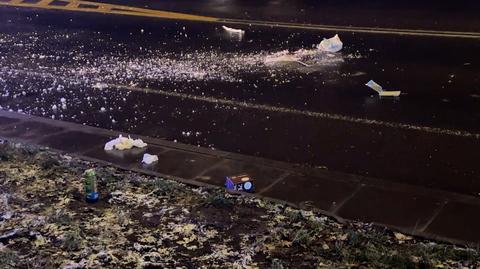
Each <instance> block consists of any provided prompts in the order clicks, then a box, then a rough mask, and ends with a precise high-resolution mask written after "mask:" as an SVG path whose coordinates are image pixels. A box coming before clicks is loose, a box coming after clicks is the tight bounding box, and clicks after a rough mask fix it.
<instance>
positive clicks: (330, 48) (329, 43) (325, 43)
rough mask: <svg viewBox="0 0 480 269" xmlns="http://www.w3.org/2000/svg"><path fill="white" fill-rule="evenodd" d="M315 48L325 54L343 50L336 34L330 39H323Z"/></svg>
mask: <svg viewBox="0 0 480 269" xmlns="http://www.w3.org/2000/svg"><path fill="white" fill-rule="evenodd" d="M317 48H318V49H320V50H322V51H326V52H339V51H340V50H342V48H343V43H342V41H341V40H340V37H339V36H338V34H337V35H335V36H334V37H332V38H328V39H323V40H322V42H320V44H318V46H317Z"/></svg>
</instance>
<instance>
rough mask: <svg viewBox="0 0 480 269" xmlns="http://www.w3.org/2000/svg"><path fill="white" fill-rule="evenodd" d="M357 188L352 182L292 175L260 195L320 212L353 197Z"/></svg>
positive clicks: (329, 209)
mask: <svg viewBox="0 0 480 269" xmlns="http://www.w3.org/2000/svg"><path fill="white" fill-rule="evenodd" d="M357 188H358V184H357V183H356V182H352V181H342V180H333V179H331V178H330V179H329V178H318V177H312V176H310V177H308V176H303V175H296V174H293V175H289V176H288V177H286V178H285V179H284V180H282V181H281V182H279V183H278V184H276V185H274V186H273V187H272V188H270V189H268V190H266V191H265V192H262V194H263V195H265V196H268V197H273V198H276V199H279V200H288V201H290V202H293V203H295V204H298V205H304V204H305V205H307V204H311V205H314V206H315V207H317V208H320V209H322V210H325V211H332V209H334V208H336V207H337V206H339V205H340V204H341V203H342V202H343V201H344V200H345V199H347V198H348V197H349V196H351V195H353V193H354V192H355V190H356V189H357Z"/></svg>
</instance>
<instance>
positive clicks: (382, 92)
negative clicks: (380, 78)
mask: <svg viewBox="0 0 480 269" xmlns="http://www.w3.org/2000/svg"><path fill="white" fill-rule="evenodd" d="M365 85H366V86H367V87H369V88H370V89H372V90H374V91H376V92H377V93H378V95H379V96H380V97H398V96H400V93H401V92H400V91H385V90H384V89H383V87H382V86H380V85H379V84H378V83H376V82H375V81H373V80H370V81H369V82H367V83H366V84H365Z"/></svg>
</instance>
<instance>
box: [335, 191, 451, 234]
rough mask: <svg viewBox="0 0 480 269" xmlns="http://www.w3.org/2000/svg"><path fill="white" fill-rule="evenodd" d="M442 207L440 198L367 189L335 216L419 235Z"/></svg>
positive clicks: (360, 192)
mask: <svg viewBox="0 0 480 269" xmlns="http://www.w3.org/2000/svg"><path fill="white" fill-rule="evenodd" d="M443 203H444V200H443V199H441V198H440V197H435V196H427V195H421V194H416V193H414V192H412V191H408V192H404V191H398V190H395V189H383V188H378V187H375V186H365V187H363V188H362V189H360V191H358V193H356V194H355V195H354V196H353V197H352V198H351V199H350V200H349V201H347V202H346V203H345V204H344V205H343V206H342V207H341V208H339V210H338V211H337V212H336V213H337V214H338V215H339V216H341V217H343V218H346V219H354V220H359V221H364V222H375V223H379V224H383V225H388V226H393V227H398V228H401V229H403V230H409V231H416V230H419V229H421V228H422V227H424V226H425V225H427V224H428V222H429V221H430V220H431V219H432V217H434V216H435V212H437V211H438V210H439V209H441V207H442V206H443Z"/></svg>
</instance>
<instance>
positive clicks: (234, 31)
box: [222, 25, 245, 35]
mask: <svg viewBox="0 0 480 269" xmlns="http://www.w3.org/2000/svg"><path fill="white" fill-rule="evenodd" d="M222 28H223V30H225V31H227V32H229V33H231V34H237V35H243V34H245V30H242V29H235V28H230V27H227V26H225V25H222Z"/></svg>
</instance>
